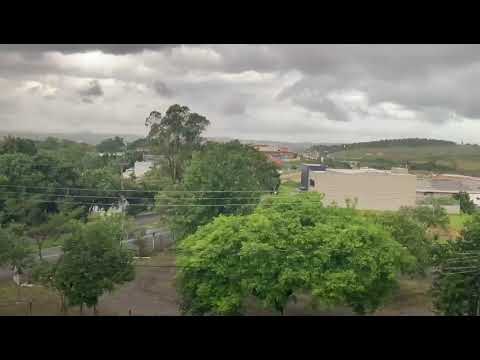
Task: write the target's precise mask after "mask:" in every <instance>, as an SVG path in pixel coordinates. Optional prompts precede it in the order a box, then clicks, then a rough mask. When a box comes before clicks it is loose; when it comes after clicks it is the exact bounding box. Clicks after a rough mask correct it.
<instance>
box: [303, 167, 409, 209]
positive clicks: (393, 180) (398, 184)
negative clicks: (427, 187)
mask: <svg viewBox="0 0 480 360" xmlns="http://www.w3.org/2000/svg"><path fill="white" fill-rule="evenodd" d="M310 179H313V180H314V182H315V185H314V186H310V187H309V190H310V191H318V192H321V193H324V194H325V204H328V205H329V204H330V203H332V202H336V203H337V205H338V206H345V199H347V198H350V199H352V200H353V199H354V198H357V199H358V203H357V209H365V210H398V209H399V208H400V207H401V206H415V200H416V177H415V175H400V174H378V173H358V174H341V173H334V172H328V171H326V172H311V173H310Z"/></svg>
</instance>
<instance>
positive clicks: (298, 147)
mask: <svg viewBox="0 0 480 360" xmlns="http://www.w3.org/2000/svg"><path fill="white" fill-rule="evenodd" d="M207 139H208V140H211V141H217V142H228V141H232V140H235V139H234V138H230V137H207ZM237 140H238V141H240V142H241V143H242V144H265V145H275V146H282V147H283V146H284V147H288V148H289V150H290V151H293V152H302V151H305V150H306V149H308V148H310V147H312V146H314V143H313V142H288V141H271V140H254V139H237ZM325 145H330V146H331V145H334V144H333V143H330V144H328V143H327V144H325Z"/></svg>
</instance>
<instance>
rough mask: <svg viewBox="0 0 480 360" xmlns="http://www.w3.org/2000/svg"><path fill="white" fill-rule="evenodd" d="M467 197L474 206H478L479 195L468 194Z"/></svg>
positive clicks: (479, 204)
mask: <svg viewBox="0 0 480 360" xmlns="http://www.w3.org/2000/svg"><path fill="white" fill-rule="evenodd" d="M468 196H469V197H470V200H471V201H473V203H474V204H475V206H480V193H469V194H468Z"/></svg>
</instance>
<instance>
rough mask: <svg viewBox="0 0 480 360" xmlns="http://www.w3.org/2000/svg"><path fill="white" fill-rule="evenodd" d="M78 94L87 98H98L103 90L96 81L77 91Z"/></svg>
mask: <svg viewBox="0 0 480 360" xmlns="http://www.w3.org/2000/svg"><path fill="white" fill-rule="evenodd" d="M78 93H79V94H80V95H81V96H82V97H87V98H92V97H99V96H102V95H103V89H102V86H101V85H100V83H99V82H98V80H92V81H90V82H89V83H88V85H87V86H86V87H85V88H83V89H80V90H78Z"/></svg>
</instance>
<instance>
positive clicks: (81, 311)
mask: <svg viewBox="0 0 480 360" xmlns="http://www.w3.org/2000/svg"><path fill="white" fill-rule="evenodd" d="M80 314H82V315H83V303H81V304H80Z"/></svg>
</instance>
